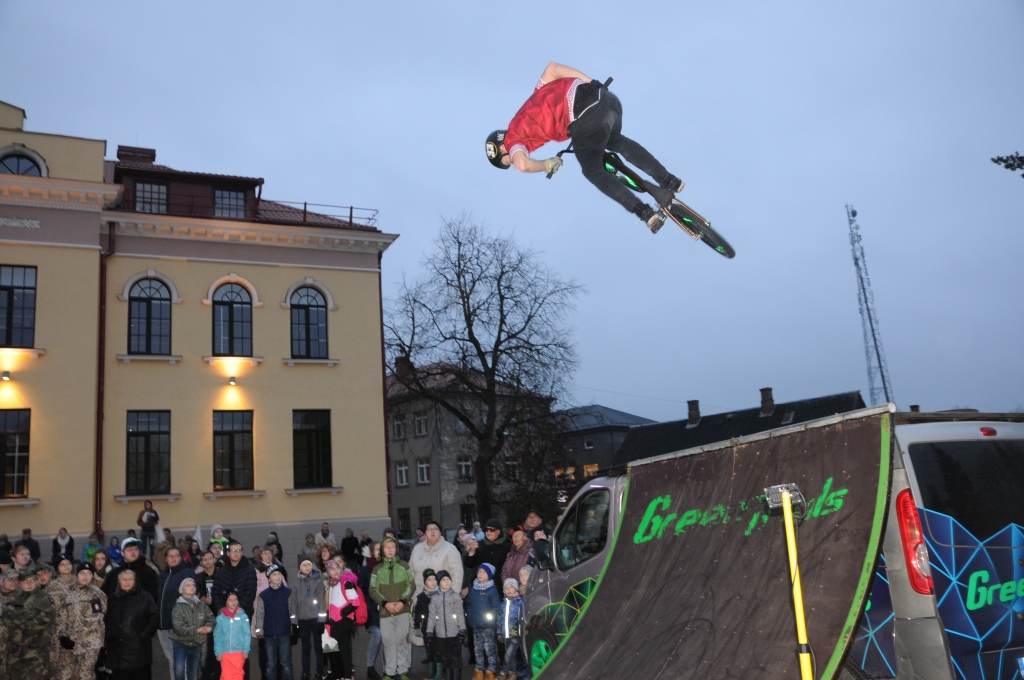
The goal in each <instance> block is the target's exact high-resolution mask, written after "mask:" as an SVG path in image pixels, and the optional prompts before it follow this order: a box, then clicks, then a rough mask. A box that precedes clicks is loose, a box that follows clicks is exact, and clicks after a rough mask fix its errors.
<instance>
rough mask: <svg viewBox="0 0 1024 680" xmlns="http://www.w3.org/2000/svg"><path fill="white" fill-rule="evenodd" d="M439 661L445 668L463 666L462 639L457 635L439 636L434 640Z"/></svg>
mask: <svg viewBox="0 0 1024 680" xmlns="http://www.w3.org/2000/svg"><path fill="white" fill-rule="evenodd" d="M434 645H435V649H436V651H437V656H438V659H437V660H438V661H440V662H441V663H443V664H444V667H445V668H462V640H460V639H459V638H457V637H452V638H437V639H436V640H435V641H434Z"/></svg>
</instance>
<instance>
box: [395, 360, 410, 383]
mask: <svg viewBox="0 0 1024 680" xmlns="http://www.w3.org/2000/svg"><path fill="white" fill-rule="evenodd" d="M395 375H396V376H397V377H398V378H399V379H405V378H409V377H411V376H412V362H411V361H410V360H409V357H395Z"/></svg>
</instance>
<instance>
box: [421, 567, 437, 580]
mask: <svg viewBox="0 0 1024 680" xmlns="http://www.w3.org/2000/svg"><path fill="white" fill-rule="evenodd" d="M431 576H433V577H434V578H437V572H436V571H434V570H433V569H431V568H429V567H427V568H426V569H424V570H423V582H424V583H426V582H427V579H428V578H430V577H431Z"/></svg>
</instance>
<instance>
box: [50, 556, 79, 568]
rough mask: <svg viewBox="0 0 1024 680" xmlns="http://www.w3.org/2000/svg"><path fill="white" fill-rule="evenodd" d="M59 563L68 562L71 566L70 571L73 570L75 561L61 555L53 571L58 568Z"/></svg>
mask: <svg viewBox="0 0 1024 680" xmlns="http://www.w3.org/2000/svg"><path fill="white" fill-rule="evenodd" d="M61 562H68V563H69V564H70V565H71V568H72V569H74V567H75V561H74V560H73V559H71V558H70V557H68V556H67V555H61V556H60V559H58V560H57V563H56V564H55V565H53V567H54V569H57V568H59V567H60V563H61Z"/></svg>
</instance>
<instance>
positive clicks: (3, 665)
mask: <svg viewBox="0 0 1024 680" xmlns="http://www.w3.org/2000/svg"><path fill="white" fill-rule="evenodd" d="M20 592H21V587H20V586H19V585H18V572H17V571H15V570H14V569H12V568H10V567H8V569H7V571H5V572H4V573H3V574H0V651H2V652H3V653H4V655H5V656H6V655H7V624H6V623H5V622H4V620H3V616H2V613H3V610H4V608H5V607H6V606H7V603H8V602H10V601H11V600H13V599H14V597H15V596H16V595H17V594H18V593H20ZM0 680H7V662H6V661H5V660H3V659H0Z"/></svg>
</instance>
